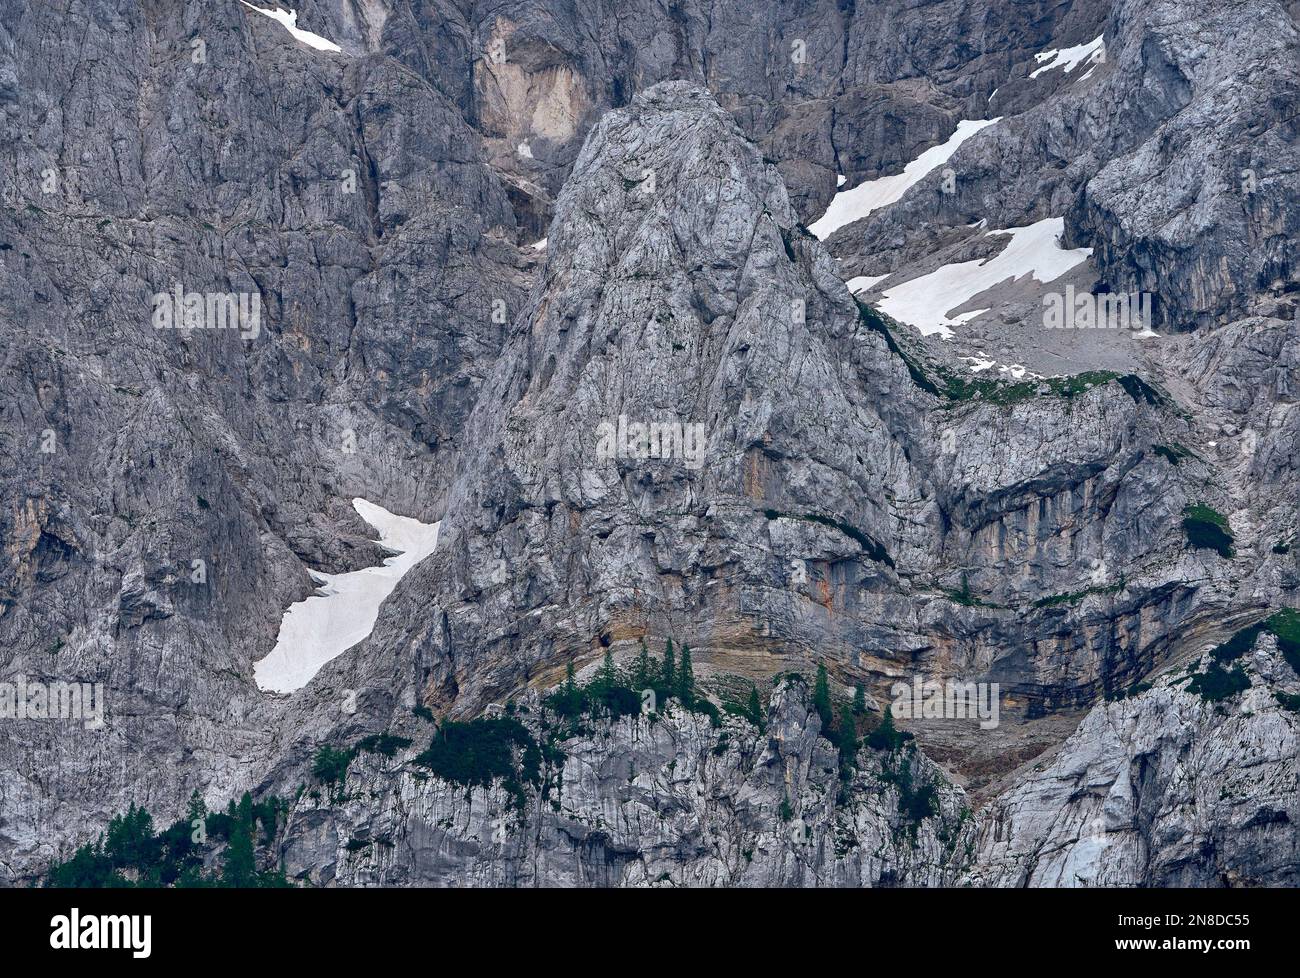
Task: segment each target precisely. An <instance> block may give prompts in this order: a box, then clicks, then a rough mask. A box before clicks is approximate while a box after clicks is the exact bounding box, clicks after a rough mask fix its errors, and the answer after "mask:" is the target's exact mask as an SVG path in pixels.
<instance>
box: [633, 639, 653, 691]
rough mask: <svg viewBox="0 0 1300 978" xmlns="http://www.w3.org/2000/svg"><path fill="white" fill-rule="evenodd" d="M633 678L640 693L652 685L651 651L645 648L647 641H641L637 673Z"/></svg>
mask: <svg viewBox="0 0 1300 978" xmlns="http://www.w3.org/2000/svg"><path fill="white" fill-rule="evenodd" d="M632 678H633V680H634V682H635V683H636V688H637V690H638V691H639V690H643V689H646V688H647V687H649V685H650V683H651V675H650V650H649V649H647V648H646V647H645V639H641V652H640V654H638V655H637V657H636V673H635V675H634V676H633V677H632Z"/></svg>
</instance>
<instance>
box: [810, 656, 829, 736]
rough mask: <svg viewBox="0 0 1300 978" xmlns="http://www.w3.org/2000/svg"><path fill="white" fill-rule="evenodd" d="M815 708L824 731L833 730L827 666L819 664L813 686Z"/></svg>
mask: <svg viewBox="0 0 1300 978" xmlns="http://www.w3.org/2000/svg"><path fill="white" fill-rule="evenodd" d="M813 708H814V709H815V710H816V711H817V716H819V717H820V718H821V721H822V731H823V733H824V732H825V731H828V730H830V728H831V719H832V717H831V686H830V681H829V680H828V679H827V678H826V666H825V665H823V664H822V663H818V664H817V681H816V682H815V683H814V684H813Z"/></svg>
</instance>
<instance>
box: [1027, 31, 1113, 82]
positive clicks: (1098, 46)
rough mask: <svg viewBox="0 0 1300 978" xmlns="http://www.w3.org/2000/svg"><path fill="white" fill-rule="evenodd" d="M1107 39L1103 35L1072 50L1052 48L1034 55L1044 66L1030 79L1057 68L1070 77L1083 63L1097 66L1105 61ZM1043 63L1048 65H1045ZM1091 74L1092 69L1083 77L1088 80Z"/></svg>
mask: <svg viewBox="0 0 1300 978" xmlns="http://www.w3.org/2000/svg"><path fill="white" fill-rule="evenodd" d="M1105 38H1106V35H1105V34H1102V35H1100V36H1099V37H1095V38H1093V39H1092V40H1091V41H1088V42H1087V43H1086V44H1078V45H1075V46H1074V47H1072V48H1052V50H1050V51H1043V52H1042V53H1041V54H1036V55H1034V60H1035V61H1037V62H1038V63H1039V64H1040V65H1042V67H1041V68H1035V69H1034V70H1033V71H1031V72H1030V73H1029V77H1030V78H1037V77H1038V76H1039V75H1041V74H1042V73H1043V72H1045V71H1052V70H1053V69H1056V68H1064V69H1065V73H1066V74H1067V75H1068V74H1069V73H1070V72H1072V71H1074V69H1075V68H1077V67H1079V65H1080V64H1081V63H1082V62H1085V61H1086V62H1087V63H1088V64H1090V65H1095V64H1096V63H1097V62H1098V61H1105V60H1106V42H1105ZM1043 62H1047V63H1046V64H1043ZM1091 74H1092V69H1091V68H1089V69H1088V73H1087V74H1085V75H1084V76H1083V77H1084V78H1087V77H1088V75H1091Z"/></svg>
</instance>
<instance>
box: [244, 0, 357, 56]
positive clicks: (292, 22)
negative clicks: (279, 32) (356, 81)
mask: <svg viewBox="0 0 1300 978" xmlns="http://www.w3.org/2000/svg"><path fill="white" fill-rule="evenodd" d="M240 2H241V3H243V5H244V6H245V7H252V8H253V9H254V10H256V11H257V12H258V13H259V14H266V16H268V17H270V18H271V19H272V20H278V21H279V22H280V23H281V24H283V25H284V29H285V30H287V31H288V32H289V33H290V34H292V35H293V37H294V40H296V41H299V42H300V43H302V44H305V45H307V46H308V47H309V48H315V49H316V50H317V51H332V52H334V53H335V54H342V53H343V49H342V48H341V47H339V46H338V45H337V44H335V43H334V42H333V41H327V40H326V39H325V38H323V37H321V36H320V35H319V34H313V33H312V32H311V31H305V30H303V29H302V28H300V27H299V26H298V11H296V10H281V9H280V8H279V7H271V8H269V9H268V8H266V7H255V6H253V4H251V3H249V2H248V0H240Z"/></svg>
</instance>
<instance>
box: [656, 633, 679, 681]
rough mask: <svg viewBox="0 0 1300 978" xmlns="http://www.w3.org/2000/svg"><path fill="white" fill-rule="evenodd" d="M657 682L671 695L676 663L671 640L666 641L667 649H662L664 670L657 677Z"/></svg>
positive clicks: (675, 676) (675, 679) (675, 678)
mask: <svg viewBox="0 0 1300 978" xmlns="http://www.w3.org/2000/svg"><path fill="white" fill-rule="evenodd" d="M659 681H660V682H661V683H662V684H663V687H664V689H665V690H666V691H667V692H668V693H672V691H673V689H675V688H676V684H677V663H676V655H675V654H674V652H673V640H672V639H671V638H670V639H669V640H668V647H667V648H666V649H664V668H663V672H662V674H661V675H660V677H659Z"/></svg>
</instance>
